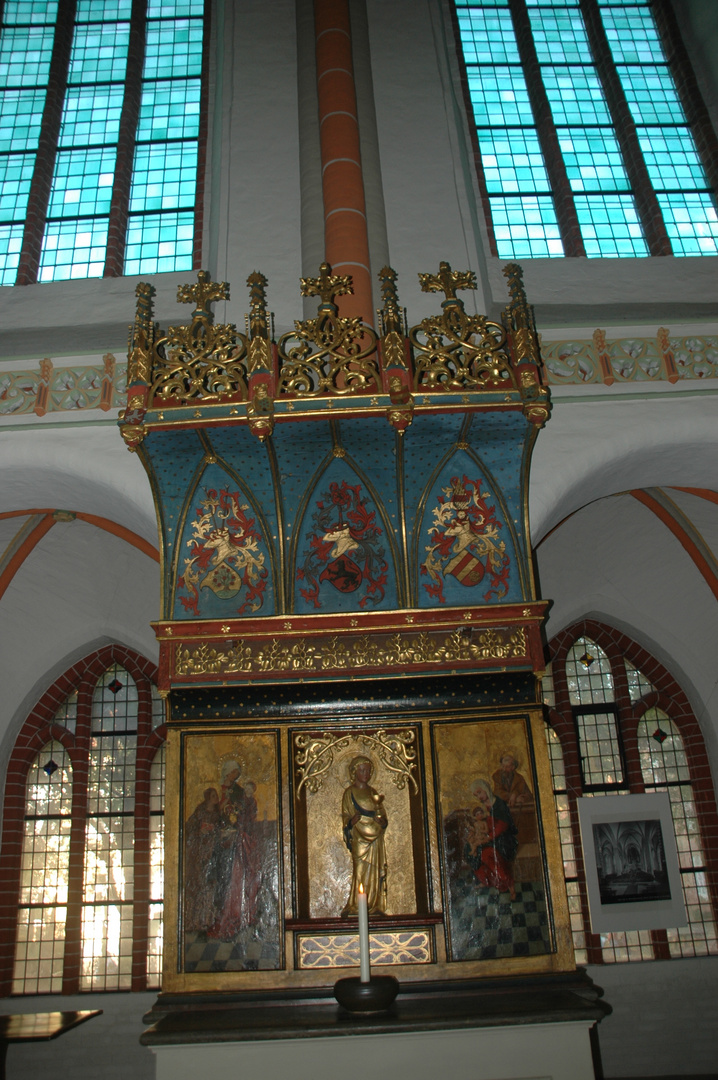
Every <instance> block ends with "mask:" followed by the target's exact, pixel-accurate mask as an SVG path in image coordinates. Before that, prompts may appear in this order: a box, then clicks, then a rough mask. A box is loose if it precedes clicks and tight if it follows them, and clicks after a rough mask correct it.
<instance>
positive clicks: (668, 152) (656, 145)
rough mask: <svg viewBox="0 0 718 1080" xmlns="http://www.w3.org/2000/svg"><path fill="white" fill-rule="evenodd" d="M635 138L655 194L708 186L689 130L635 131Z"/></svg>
mask: <svg viewBox="0 0 718 1080" xmlns="http://www.w3.org/2000/svg"><path fill="white" fill-rule="evenodd" d="M638 138H639V141H640V143H641V150H642V151H643V156H644V158H645V160H646V165H647V167H648V172H649V175H650V177H651V183H652V184H653V186H654V188H655V189H656V191H665V190H670V189H671V188H678V189H679V190H682V191H686V190H690V189H691V188H693V189H696V188H702V189H704V190H705V188H706V187H707V186H708V183H707V180H706V174H705V172H704V171H703V166H702V165H701V160H700V158H699V157H698V152H697V150H696V144H695V142H694V141H693V136H692V135H691V132H690V130H689V129H688V128H665V127H664V128H638Z"/></svg>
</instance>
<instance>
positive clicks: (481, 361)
mask: <svg viewBox="0 0 718 1080" xmlns="http://www.w3.org/2000/svg"><path fill="white" fill-rule="evenodd" d="M419 282H420V284H421V289H422V292H443V293H444V296H445V300H444V301H443V303H442V305H441V307H442V310H443V314H442V315H432V316H430V317H429V318H427V319H422V321H421V322H420V323H419V325H418V326H414V327H412V328H411V330H410V331H409V340H410V341H411V344H412V346H413V347H414V385H415V387H416V389H417V390H418V389H422V390H454V391H457V390H459V391H460V390H494V389H506V390H513V389H515V388H516V384H515V379H514V376H513V371H512V368H511V360H510V358H509V354H508V351H507V349H506V332H505V330H504V328H503V327H502V326H500V325H499V324H498V323H495V322H491V321H490V320H489V319H487V318H486V316H485V315H467V313H466V310H465V308H464V303H463V301H462V300H461V299H459V297H458V296H457V295H456V292H457V290H458V289H475V288H476V275H475V274H474V273H473V271H471V270H462V271H458V270H452V269H451V266H450V265H449V263H447V262H440V263H439V271H438V273H437V274H419Z"/></svg>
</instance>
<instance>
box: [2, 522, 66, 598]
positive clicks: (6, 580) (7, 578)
mask: <svg viewBox="0 0 718 1080" xmlns="http://www.w3.org/2000/svg"><path fill="white" fill-rule="evenodd" d="M54 524H55V520H54V518H53V517H52V516H51V515H50V514H46V515H45V517H44V518H42V520H41V521H39V522H38V523H37V525H36V526H35V528H34V529H33V530H32V532H31V533H30V535H29V536H26V537H25V539H24V540H23V542H22V543H21V544H20V547H19V548H18V549H17V551H16V552H15V554H14V555H13V556H12V557H11V558H10V559H9V560H8V563H7V566H6V567H5V569H4V570H3V572H2V574H0V597H1V596H3V595H4V593H5V590H6V589H7V587H8V586H9V584H10V582H11V581H12V579H13V578H14V577H15V574H16V573H17V572H18V570H19V569H20V567H21V566H22V564H23V563H24V562H25V559H26V558H27V557H28V555H30V554H31V553H32V552H33V551H34V549H35V548H36V547H37V545H38V544H39V542H40V541H41V540H42V538H43V536H45V534H46V533H48V532H49V531H50V529H51V528H52V527H53V525H54Z"/></svg>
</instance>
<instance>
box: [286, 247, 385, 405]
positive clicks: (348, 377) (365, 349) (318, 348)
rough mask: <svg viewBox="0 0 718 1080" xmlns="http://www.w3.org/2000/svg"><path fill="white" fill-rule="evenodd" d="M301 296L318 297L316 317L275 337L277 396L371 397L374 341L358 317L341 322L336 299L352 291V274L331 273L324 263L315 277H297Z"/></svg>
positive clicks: (374, 382)
mask: <svg viewBox="0 0 718 1080" xmlns="http://www.w3.org/2000/svg"><path fill="white" fill-rule="evenodd" d="M300 283H301V293H302V296H318V297H320V300H321V303H320V305H319V309H318V311H317V317H316V318H315V319H305V320H303V321H299V320H297V321H295V323H294V330H290V331H289V332H288V333H286V334H283V335H282V337H281V338H280V339H279V343H278V350H279V362H280V371H279V387H278V390H279V394H296V395H297V397H317V396H319V395H322V394H327V393H330V394H356V393H370V392H375V391H376V390H378V388H379V386H380V381H379V368H378V365H377V360H376V343H377V337H376V334H375V333H374V331H373V330H372V329H371V327H369V326H366V325H365V324H364V323H363V322H362V320H361V319H360V318H359V317H358V316H357V317H354V318H342V317H341V316H340V315H339V313H338V312H339V309H338V307H337V305H336V304H335V303H334V297H335V296H344V295H346V294H347V293H351V292H353V291H354V290H353V288H352V279H351V277H350V275H348V274H346V275H335V274H332V268H331V266H330V265H329V264H328V263H322V264H321V266H320V267H319V277H316V278H300Z"/></svg>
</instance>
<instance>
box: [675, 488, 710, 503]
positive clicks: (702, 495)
mask: <svg viewBox="0 0 718 1080" xmlns="http://www.w3.org/2000/svg"><path fill="white" fill-rule="evenodd" d="M673 490H674V491H686V492H688V494H689V495H695V496H696V498H697V499H706V501H707V502H712V503H715V504H716V506H718V491H711V489H710V488H693V487H674V489H673Z"/></svg>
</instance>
